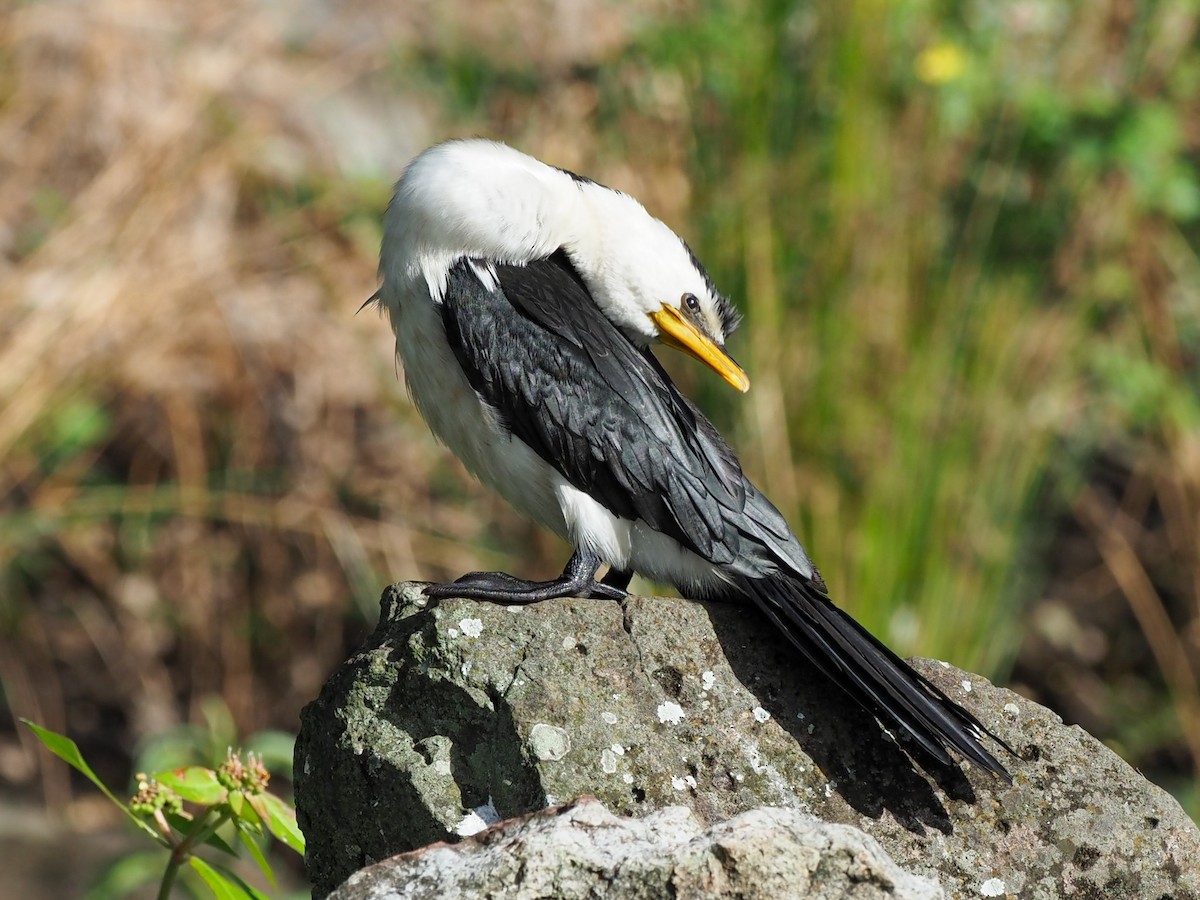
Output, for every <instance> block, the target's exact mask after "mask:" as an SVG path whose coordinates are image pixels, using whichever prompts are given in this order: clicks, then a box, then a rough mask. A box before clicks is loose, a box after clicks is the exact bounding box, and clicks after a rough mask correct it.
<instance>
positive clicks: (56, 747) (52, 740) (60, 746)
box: [21, 719, 166, 844]
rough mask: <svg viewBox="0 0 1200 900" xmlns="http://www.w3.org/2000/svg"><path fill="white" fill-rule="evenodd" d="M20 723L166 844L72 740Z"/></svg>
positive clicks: (145, 829)
mask: <svg viewBox="0 0 1200 900" xmlns="http://www.w3.org/2000/svg"><path fill="white" fill-rule="evenodd" d="M21 721H22V722H23V723H24V724H25V725H26V726H28V727H29V729H30V730H31V731H32V732H33V733H34V734H35V735H36V736H37V739H38V740H39V741H41V742H42V744H43V745H44V746H45V747H46V749H47V750H49V751H50V752H51V753H53V754H54V755H55V756H57V757H58V758H59V759H61V760H62V761H63V762H65V763H66V764H67V765H69V766H71V767H72V768H73V769H75V770H77V771H78V772H81V773H82V774H83V775H84V776H86V777H87V779H88V781H90V782H91V783H92V784H94V785H95V786H96V787H98V788H99V789H100V792H101V793H102V794H104V796H105V797H107V798H108V799H109V800H111V801H112V802H113V803H115V804H117V806H119V807H120V808H121V810H122V811H123V812H124V813H125V815H127V816H129V818H131V819H132V820H133V821H134V822H136V823H137V826H138V827H139V828H141V829H142V830H143V831H145V832H146V833H147V834H149V835H150V836H151V837H153V838H154V840H155V841H157V842H158V843H160V844H165V843H166V839H165V838H164V837H163V836H162V835H161V834H159V833H158V832H157V831H155V830H154V829H153V828H152V827H151V826H150V825H149V824H148V823H147V822H145V821H144V820H143V819H141V818H140V817H139V816H137V815H135V814H134V813H133V811H132V810H131V809H130V808H129V807H128V806H126V805H125V804H124V803H122V802H121V801H120V800H118V799H117V797H116V795H115V794H114V793H113V792H112V791H110V790H109V789H108V787H107V786H106V785H105V784H104V782H103V781H101V780H100V776H98V775H97V774H96V773H95V772H93V771H92V767H91V766H89V765H88V764H87V763H86V762H85V761H84V759H83V754H82V753H80V752H79V746H78V745H77V744H76V743H75V742H74V741H73V740H71V739H70V738H69V737H66V736H65V735H61V734H59V733H58V732H56V731H51V730H50V729H49V728H43V727H42V726H41V725H35V724H34V723H33V722H31V721H29V720H28V719H21Z"/></svg>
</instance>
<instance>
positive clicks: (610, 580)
mask: <svg viewBox="0 0 1200 900" xmlns="http://www.w3.org/2000/svg"><path fill="white" fill-rule="evenodd" d="M632 579H633V572H632V571H629V572H622V571H621V570H620V569H609V570H608V571H607V572H606V573H605V575H604V577H603V578H601V579H600V583H601V584H607V585H608V586H609V587H615V588H616V589H617V590H618V591H628V590H629V582H630V581H631V580H632Z"/></svg>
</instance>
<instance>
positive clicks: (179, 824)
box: [166, 813, 238, 857]
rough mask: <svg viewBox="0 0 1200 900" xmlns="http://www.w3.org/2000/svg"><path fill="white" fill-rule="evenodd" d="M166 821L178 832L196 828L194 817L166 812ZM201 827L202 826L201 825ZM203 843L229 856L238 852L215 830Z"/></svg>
mask: <svg viewBox="0 0 1200 900" xmlns="http://www.w3.org/2000/svg"><path fill="white" fill-rule="evenodd" d="M166 815H167V821H168V822H170V823H171V827H172V828H174V829H175V830H176V831H178V832H179V833H180V834H191V833H192V832H193V831H194V830H195V829H196V820H195V819H185V818H184V817H183V816H181V815H177V814H175V813H167V814H166ZM201 827H203V826H201ZM204 843H205V844H207V845H208V846H210V847H212V848H214V849H216V850H220V851H221V852H222V853H227V854H229V855H230V856H233V857H236V856H237V855H238V852H237V851H236V850H235V849H233V847H232V846H230V844H229V842H228V841H226V840H225V839H224V838H222V837H221V836H220V835H219V834H217V833H216V832H215V831H214V832H213V833H212V834H210V835H209V836H208V837H206V838H205V839H204Z"/></svg>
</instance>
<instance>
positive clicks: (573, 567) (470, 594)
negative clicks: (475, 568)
mask: <svg viewBox="0 0 1200 900" xmlns="http://www.w3.org/2000/svg"><path fill="white" fill-rule="evenodd" d="M600 563H601V560H600V557H598V556H596V555H595V554H594V553H589V552H587V551H585V550H576V551H575V552H574V553H573V554H572V555H571V559H570V560H568V562H567V567H566V568H565V569H563V573H562V574H561V575H559V576H558V577H557V578H555V579H554V580H553V581H524V580H522V579H520V578H514V577H513V576H512V575H506V574H505V573H504V572H471V573H470V574H469V575H464V576H463V577H462V578H460V579H458V580H457V581H454V582H451V583H450V584H431V585H429V586H428V587H427V588H425V596H426V597H429V598H431V599H434V600H438V599H441V598H443V597H464V598H466V599H468V600H488V601H491V602H493V603H538V602H540V601H542V600H553V599H555V598H556V597H590V598H592V599H595V600H624V599H625V597H626V596H628V595H627V594H626V592H625V588H624V587H617V586H614V585H612V584H611V583H609V582H608V581H607V580H606V581H604V582H598V581H596V570H597V569H599V568H600ZM626 584H628V581H626Z"/></svg>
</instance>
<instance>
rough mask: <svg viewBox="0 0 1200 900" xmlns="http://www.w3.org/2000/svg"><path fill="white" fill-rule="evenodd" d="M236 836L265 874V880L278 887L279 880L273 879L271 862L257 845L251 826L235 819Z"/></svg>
mask: <svg viewBox="0 0 1200 900" xmlns="http://www.w3.org/2000/svg"><path fill="white" fill-rule="evenodd" d="M234 824H235V826H236V827H237V834H238V837H239V838H241V841H242V845H243V846H244V847H245V848H246V849H247V850H249V851H250V856H251V857H252V858H253V859H254V861H255V862H256V863H258V868H259V870H260V871H261V872H262V873H263V874H264V875H266V876H267V881H269V882H271V886H272V887H279V882H277V881H276V880H275V873H274V872H272V871H271V864H270V863H268V862H267V857H266V856H265V855H264V854H263V851H262V847H260V846H258V841H256V840H255V839H254V833H253V831H252V830H251V826H249V825H247V824H245V823H244V822H242V821H240V820H235V822H234Z"/></svg>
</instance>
